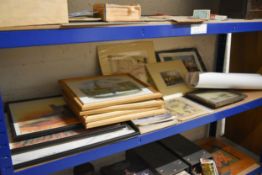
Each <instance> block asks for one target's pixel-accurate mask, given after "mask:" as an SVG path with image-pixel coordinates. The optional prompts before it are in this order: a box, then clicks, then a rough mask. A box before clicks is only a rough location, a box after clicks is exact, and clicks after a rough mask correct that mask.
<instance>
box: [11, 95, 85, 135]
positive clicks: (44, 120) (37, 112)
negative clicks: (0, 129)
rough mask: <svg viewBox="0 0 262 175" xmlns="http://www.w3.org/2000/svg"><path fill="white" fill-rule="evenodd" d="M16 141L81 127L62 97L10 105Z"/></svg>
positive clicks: (12, 128) (12, 127) (17, 102)
mask: <svg viewBox="0 0 262 175" xmlns="http://www.w3.org/2000/svg"><path fill="white" fill-rule="evenodd" d="M8 113H9V118H10V125H11V130H12V133H13V138H14V140H23V139H31V138H34V137H39V136H44V135H48V134H53V133H55V132H60V131H65V130H69V129H72V128H76V127H80V125H81V124H80V121H79V120H78V118H77V117H75V115H74V114H73V113H72V112H71V111H70V110H69V109H68V107H67V106H66V104H65V101H64V100H63V98H62V97H47V98H41V99H31V100H25V101H16V102H10V103H8Z"/></svg>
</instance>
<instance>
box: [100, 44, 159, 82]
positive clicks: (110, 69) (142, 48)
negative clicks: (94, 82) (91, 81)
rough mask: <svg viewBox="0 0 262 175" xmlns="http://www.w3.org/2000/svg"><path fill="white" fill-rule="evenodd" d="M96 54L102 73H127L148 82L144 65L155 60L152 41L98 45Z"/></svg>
mask: <svg viewBox="0 0 262 175" xmlns="http://www.w3.org/2000/svg"><path fill="white" fill-rule="evenodd" d="M98 56H99V62H100V67H101V70H102V73H103V75H111V74H116V73H129V74H131V75H133V76H134V77H136V78H137V79H139V80H141V81H143V82H145V83H150V79H149V78H148V75H147V73H146V67H145V65H146V64H148V63H155V62H156V58H155V54H154V45H153V42H152V41H138V42H131V43H117V44H107V45H99V46H98Z"/></svg>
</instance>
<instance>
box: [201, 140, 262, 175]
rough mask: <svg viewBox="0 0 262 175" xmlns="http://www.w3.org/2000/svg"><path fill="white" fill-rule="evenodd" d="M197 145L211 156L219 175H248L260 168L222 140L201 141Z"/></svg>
mask: <svg viewBox="0 0 262 175" xmlns="http://www.w3.org/2000/svg"><path fill="white" fill-rule="evenodd" d="M198 144H199V145H200V146H201V147H202V148H203V149H205V150H207V151H208V152H209V153H211V154H212V157H213V159H214V161H215V163H216V166H217V168H218V171H219V174H226V173H228V172H230V173H231V174H248V172H252V170H254V169H256V168H258V167H259V166H260V165H259V164H258V163H257V162H256V160H254V159H253V158H252V157H250V156H249V155H247V154H246V153H245V152H243V151H241V149H238V148H237V147H235V146H234V145H233V144H232V143H230V142H229V141H228V140H226V139H224V138H216V139H213V138H208V139H203V140H200V141H198Z"/></svg>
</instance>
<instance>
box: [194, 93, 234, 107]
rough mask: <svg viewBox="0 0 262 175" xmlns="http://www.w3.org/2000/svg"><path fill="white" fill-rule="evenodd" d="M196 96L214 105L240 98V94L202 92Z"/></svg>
mask: <svg viewBox="0 0 262 175" xmlns="http://www.w3.org/2000/svg"><path fill="white" fill-rule="evenodd" d="M195 95H196V96H198V97H200V98H203V99H205V100H208V101H210V102H212V103H214V104H216V103H220V102H223V101H226V100H230V99H232V98H237V97H238V96H239V95H238V94H234V93H230V92H202V93H196V94H195Z"/></svg>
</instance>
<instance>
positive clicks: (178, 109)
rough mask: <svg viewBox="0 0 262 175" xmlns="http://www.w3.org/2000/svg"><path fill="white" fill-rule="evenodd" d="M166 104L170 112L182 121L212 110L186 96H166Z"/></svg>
mask: <svg viewBox="0 0 262 175" xmlns="http://www.w3.org/2000/svg"><path fill="white" fill-rule="evenodd" d="M165 104H166V109H167V110H168V112H170V113H171V114H172V115H173V116H175V117H176V119H177V120H178V121H181V122H183V121H187V120H190V119H194V118H196V117H199V116H203V115H205V114H208V113H211V112H212V110H210V109H208V108H206V107H204V106H202V105H200V104H197V103H195V102H193V101H191V100H188V99H186V98H184V97H178V98H176V97H172V96H169V97H166V98H165Z"/></svg>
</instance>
